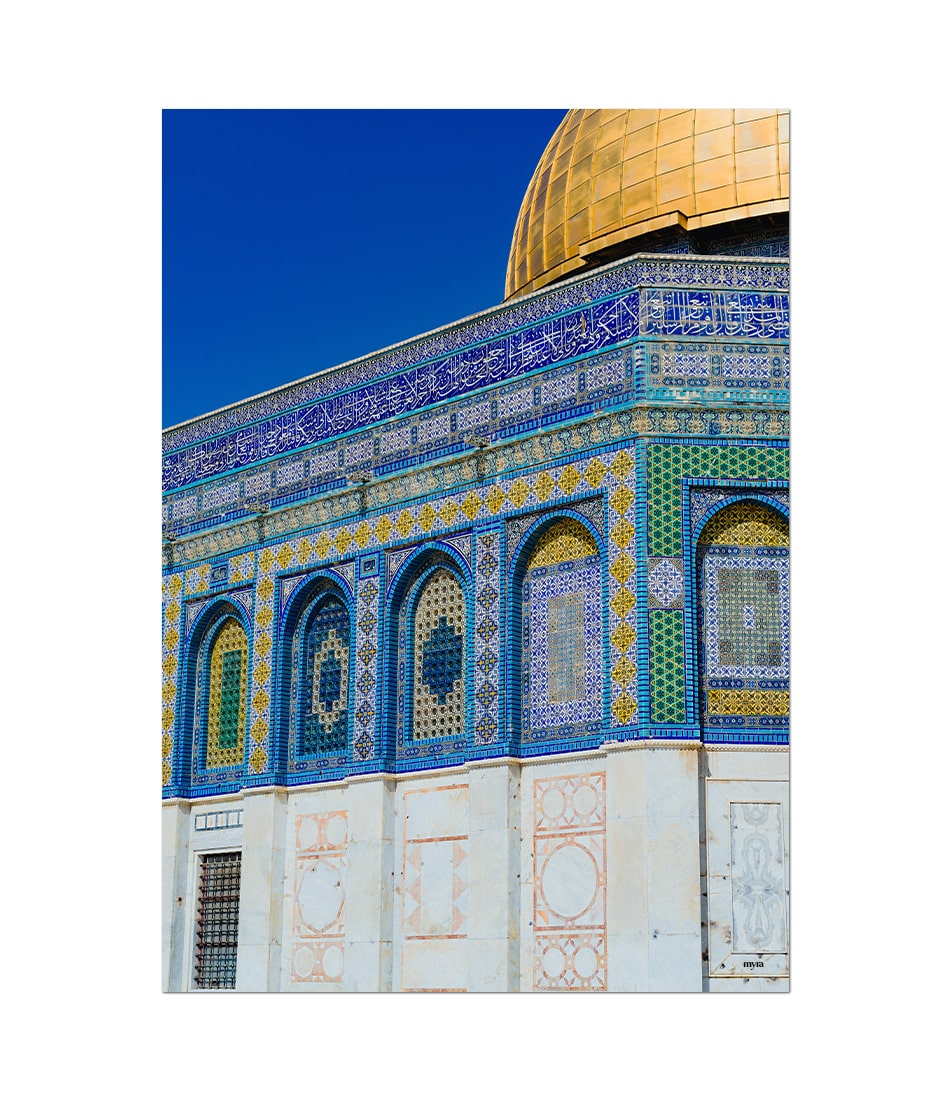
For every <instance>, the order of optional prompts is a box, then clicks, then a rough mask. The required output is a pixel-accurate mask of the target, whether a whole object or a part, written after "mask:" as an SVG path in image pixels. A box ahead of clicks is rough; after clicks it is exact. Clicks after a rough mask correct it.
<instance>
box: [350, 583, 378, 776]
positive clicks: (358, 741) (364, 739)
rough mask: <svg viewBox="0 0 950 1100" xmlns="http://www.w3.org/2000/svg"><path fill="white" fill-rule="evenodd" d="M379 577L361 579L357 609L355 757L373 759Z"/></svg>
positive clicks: (374, 747) (374, 751)
mask: <svg viewBox="0 0 950 1100" xmlns="http://www.w3.org/2000/svg"><path fill="white" fill-rule="evenodd" d="M379 592H380V584H379V580H378V579H377V578H375V577H372V578H369V579H367V580H361V581H360V583H359V595H358V598H357V612H356V681H355V688H356V692H355V709H354V720H355V733H354V741H353V756H354V759H356V760H371V759H372V758H373V757H374V756H375V753H376V740H375V738H376V683H377V676H378V667H379V652H378V649H379V647H378V645H377V627H378V625H379Z"/></svg>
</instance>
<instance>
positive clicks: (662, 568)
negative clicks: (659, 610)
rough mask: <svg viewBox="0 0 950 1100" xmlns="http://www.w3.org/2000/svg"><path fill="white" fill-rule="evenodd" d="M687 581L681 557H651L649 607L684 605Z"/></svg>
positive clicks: (648, 578)
mask: <svg viewBox="0 0 950 1100" xmlns="http://www.w3.org/2000/svg"><path fill="white" fill-rule="evenodd" d="M684 591H685V581H684V579H683V561H682V559H681V558H650V559H649V561H648V563H647V592H648V594H649V603H648V605H647V606H648V607H682V606H683V593H684Z"/></svg>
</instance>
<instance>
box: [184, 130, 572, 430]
mask: <svg viewBox="0 0 950 1100" xmlns="http://www.w3.org/2000/svg"><path fill="white" fill-rule="evenodd" d="M563 115H564V111H563V110H543V111H542V110H536V111H522V110H489V111H458V110H444V111H435V110H433V111H403V110H392V111H369V110H352V111H331V110H324V111H165V112H163V116H162V175H163V185H162V248H163V265H162V267H163V271H162V359H163V370H162V424H163V425H164V426H166V427H167V426H170V425H172V424H177V423H180V422H181V421H183V420H187V419H190V418H191V417H194V416H200V415H201V414H202V413H206V412H210V411H212V410H214V409H217V408H220V407H221V406H223V405H228V404H231V403H232V402H234V401H240V400H242V399H243V398H246V397H250V396H253V395H254V394H257V393H261V392H263V391H265V390H269V389H273V388H274V387H275V386H280V385H282V384H283V383H285V382H292V381H294V380H295V379H298V378H302V377H305V376H306V375H308V374H312V373H313V372H314V371H318V370H322V369H324V368H326V367H331V366H335V365H336V364H338V363H343V362H346V361H347V360H348V359H353V358H356V357H358V356H362V355H367V354H369V353H371V352H373V351H376V350H378V349H380V348H383V347H386V346H388V345H389V344H393V343H396V342H397V341H400V340H404V339H407V338H409V337H412V336H416V335H418V334H419V333H422V332H426V331H427V330H429V329H433V328H437V327H439V326H440V325H444V324H448V323H450V322H451V321H455V320H457V319H459V318H461V317H465V316H467V315H469V314H471V313H476V312H478V311H479V310H482V309H487V308H489V307H490V306H493V305H496V304H498V303H499V302H500V301H501V300H502V298H503V297H504V287H505V269H506V265H507V261H508V250H509V248H510V245H511V236H512V232H513V230H514V225H515V219H516V217H517V214H518V209H519V207H520V205H521V199H522V197H523V196H524V192H525V190H526V188H527V186H528V182H529V181H530V179H531V174H532V172H533V171H534V168H535V165H536V164H537V162H538V159H539V158H540V156H541V153H542V152H543V151H544V147H545V146H546V145H547V142H548V140H549V139H550V137H551V134H552V133H553V132H554V129H555V128H556V126H557V124H558V123H559V122H560V120H561V118H562V117H563Z"/></svg>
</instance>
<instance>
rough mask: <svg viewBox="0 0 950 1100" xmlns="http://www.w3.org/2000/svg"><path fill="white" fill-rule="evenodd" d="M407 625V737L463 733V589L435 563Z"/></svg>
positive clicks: (464, 668) (454, 577) (424, 582)
mask: <svg viewBox="0 0 950 1100" xmlns="http://www.w3.org/2000/svg"><path fill="white" fill-rule="evenodd" d="M411 624H412V626H411V628H412V650H411V652H412V672H411V685H412V740H413V741H423V740H427V739H429V738H433V737H457V736H459V735H461V734H463V733H464V732H465V684H466V666H465V594H464V592H463V591H462V585H461V582H460V581H459V579H458V577H457V576H456V575H455V574H454V573H453V572H451V571H450V570H449V569H446V568H438V569H436V570H435V571H434V572H432V573H430V574H429V576H428V577H427V578H426V579H425V580H424V581H423V583H422V586H421V588H420V589H419V592H418V596H417V598H416V600H415V607H414V610H413V612H412V619H411Z"/></svg>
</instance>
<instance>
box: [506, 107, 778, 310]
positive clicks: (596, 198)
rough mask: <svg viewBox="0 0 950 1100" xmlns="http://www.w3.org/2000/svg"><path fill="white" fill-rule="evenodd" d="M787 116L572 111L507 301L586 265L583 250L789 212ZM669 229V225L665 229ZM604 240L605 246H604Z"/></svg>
mask: <svg viewBox="0 0 950 1100" xmlns="http://www.w3.org/2000/svg"><path fill="white" fill-rule="evenodd" d="M788 118H789V115H788V111H784V110H775V109H774V108H762V109H755V108H752V109H744V110H731V109H666V110H655V109H653V110H646V109H641V110H629V111H616V110H575V111H568V113H567V115H565V117H564V119H563V121H562V122H561V125H560V126H559V127H558V128H557V130H556V131H555V133H554V136H553V137H552V138H551V141H550V142H549V143H548V147H547V149H545V151H544V153H543V155H542V157H541V160H540V161H539V162H538V166H537V168H536V169H535V172H534V175H533V177H532V178H531V182H530V184H529V185H528V189H527V191H526V192H525V196H524V200H523V202H522V204H521V210H520V211H519V214H518V218H517V220H516V222H515V232H514V237H513V239H512V244H511V254H510V256H509V260H508V275H507V280H506V284H505V296H506V297H507V298H512V297H514V296H516V295H519V294H525V293H527V292H528V291H531V290H537V289H538V288H539V287H542V286H546V285H547V284H548V283H551V282H553V281H554V280H555V279H558V278H561V277H563V276H564V275H566V274H568V273H570V272H572V271H574V270H579V269H580V268H581V267H582V266H583V265H584V260H583V257H582V256H581V249H582V248H583V249H584V250H585V251H587V250H588V248H587V246H590V250H591V251H596V250H597V247H598V245H600V246H605V245H607V244H615V243H618V242H619V241H621V240H626V239H629V238H633V237H636V236H637V235H638V234H639V233H643V232H649V231H651V230H652V229H657V228H661V225H658V224H647V223H650V222H651V221H652V219H658V218H663V217H666V218H668V217H669V216H670V215H674V216H675V215H681V216H682V217H683V218H684V219H685V224H686V227H687V228H695V227H696V226H698V225H700V224H703V222H702V219H703V218H704V217H706V216H707V215H714V216H715V221H716V222H717V223H725V222H729V221H736V220H739V219H741V218H744V217H750V216H752V215H753V214H754V213H755V211H754V210H750V209H749V207H752V206H755V205H756V204H758V203H766V202H767V203H778V204H779V205H777V206H772V207H771V208H770V210H769V211H768V212H769V213H772V212H775V211H777V210H787V209H788V144H789V141H788ZM664 224H666V223H664ZM599 239H600V240H599Z"/></svg>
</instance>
